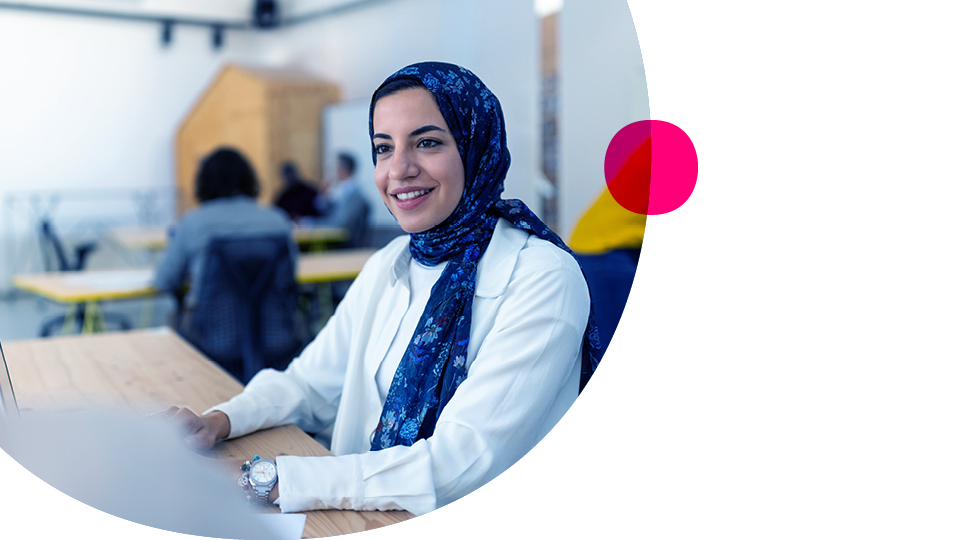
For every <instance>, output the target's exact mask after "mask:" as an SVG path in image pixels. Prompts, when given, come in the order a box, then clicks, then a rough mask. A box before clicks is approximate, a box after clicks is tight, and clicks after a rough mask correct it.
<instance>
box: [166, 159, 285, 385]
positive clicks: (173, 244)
mask: <svg viewBox="0 0 960 540" xmlns="http://www.w3.org/2000/svg"><path fill="white" fill-rule="evenodd" d="M259 190H260V188H259V184H258V182H257V178H256V175H255V174H254V172H253V168H252V167H251V166H250V164H249V163H248V162H247V160H246V159H244V157H243V156H242V155H241V154H240V153H239V152H237V151H236V150H234V149H231V148H221V149H218V150H216V151H215V152H213V153H212V154H210V155H209V156H207V157H206V158H205V159H204V160H203V162H202V163H201V165H200V169H199V171H198V173H197V180H196V197H197V200H198V201H199V202H200V205H199V206H198V207H197V208H195V209H194V210H192V211H190V212H188V213H186V214H185V215H184V216H183V217H182V218H181V219H180V221H179V222H178V223H176V224H175V225H174V226H173V227H172V228H171V231H170V242H169V244H168V247H167V250H166V253H165V254H164V256H163V259H162V260H161V261H160V264H159V265H158V266H157V270H156V275H155V277H154V286H155V287H156V288H157V289H159V290H161V291H167V292H170V293H173V294H175V295H178V297H179V293H180V291H182V289H183V287H184V286H185V285H186V284H187V283H189V290H188V291H187V293H186V296H185V297H184V298H183V299H182V300H181V301H180V306H178V307H179V309H178V314H177V319H178V320H177V323H176V324H175V326H176V329H177V331H178V332H179V333H180V334H181V335H183V336H184V337H185V338H187V339H188V340H190V341H191V342H194V344H196V345H198V346H200V345H199V336H196V335H195V334H194V332H193V329H192V328H191V324H190V319H191V314H192V313H193V312H194V310H195V309H196V308H197V301H198V299H199V298H200V295H201V292H202V290H203V288H204V287H205V286H208V284H205V283H203V282H202V280H201V279H200V276H203V270H204V263H205V258H206V253H207V248H208V245H209V244H210V241H211V239H213V238H223V237H252V236H274V235H285V236H287V237H290V234H291V231H292V228H293V224H292V223H291V222H290V220H289V219H288V218H287V216H286V215H285V214H284V213H283V212H282V211H281V210H279V209H277V208H268V207H263V206H260V205H259V204H258V203H257V200H256V197H257V194H258V193H259ZM290 250H291V251H290V252H291V256H292V257H294V259H293V260H294V261H296V258H295V257H296V253H297V250H296V247H295V244H294V242H293V240H292V238H291V240H290ZM291 331H292V330H291ZM301 344H302V342H301ZM200 348H201V349H203V347H200ZM208 354H211V353H209V351H208ZM211 355H212V354H211ZM287 359H288V360H289V358H287ZM225 367H226V366H225ZM233 371H234V370H231V373H233ZM233 374H234V375H235V376H237V373H233ZM238 378H240V377H238Z"/></svg>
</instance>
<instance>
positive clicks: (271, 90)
mask: <svg viewBox="0 0 960 540" xmlns="http://www.w3.org/2000/svg"><path fill="white" fill-rule="evenodd" d="M339 100H340V89H339V87H337V86H336V85H334V84H331V83H329V82H325V81H322V80H319V79H317V78H315V77H313V76H311V75H308V74H306V73H301V72H297V71H292V70H273V69H262V68H248V67H242V66H237V65H227V66H224V68H223V69H222V70H221V71H220V73H219V74H218V75H217V76H216V77H215V78H214V80H213V82H212V83H210V86H209V87H208V88H207V90H206V91H204V93H203V95H202V96H200V99H199V100H197V103H196V105H194V107H193V109H192V110H191V111H190V113H189V114H188V115H187V117H186V119H184V121H183V122H182V123H181V125H180V128H179V130H178V131H177V136H176V143H175V153H176V175H177V215H178V216H179V215H183V213H184V212H186V211H187V210H190V209H191V208H194V207H195V206H196V205H197V201H196V198H195V196H194V191H195V190H194V185H195V179H196V174H197V170H198V168H199V165H200V162H201V161H202V160H203V158H204V157H205V156H207V155H208V154H209V153H210V152H212V151H213V150H215V149H217V148H218V147H220V146H231V147H234V148H236V149H237V150H239V151H241V152H242V153H243V154H244V156H245V157H246V158H247V160H248V161H249V162H250V164H251V165H252V166H253V168H254V170H255V171H256V174H257V178H258V180H259V181H260V197H259V201H260V203H261V204H271V203H272V202H273V200H274V199H275V198H276V195H277V193H278V192H279V191H280V190H281V189H282V188H283V178H282V176H281V173H280V168H281V166H282V164H283V163H284V162H286V161H288V160H291V161H293V162H295V163H296V165H297V167H298V169H299V170H300V174H301V175H302V176H303V177H304V178H307V179H310V180H313V181H319V180H320V179H321V177H322V176H323V172H324V163H323V140H322V138H323V126H322V125H321V122H322V121H323V109H324V107H326V106H327V105H328V104H332V103H336V102H338V101H339Z"/></svg>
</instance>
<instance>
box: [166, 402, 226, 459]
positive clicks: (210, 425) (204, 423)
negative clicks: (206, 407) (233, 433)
mask: <svg viewBox="0 0 960 540" xmlns="http://www.w3.org/2000/svg"><path fill="white" fill-rule="evenodd" d="M157 417H158V418H160V419H163V420H167V421H170V422H173V423H174V425H175V426H177V427H179V428H180V429H181V430H182V431H183V433H184V434H185V435H184V438H183V442H184V443H185V444H186V445H187V446H188V447H190V448H192V449H194V450H209V449H211V448H213V445H215V444H217V441H219V440H220V439H225V438H226V437H227V436H228V435H230V418H229V417H228V416H227V415H226V414H224V413H223V412H221V411H213V412H212V413H210V414H205V415H203V416H197V415H196V414H194V413H193V411H191V410H190V409H187V408H180V407H170V408H169V409H167V410H165V411H163V412H162V413H160V414H158V415H157Z"/></svg>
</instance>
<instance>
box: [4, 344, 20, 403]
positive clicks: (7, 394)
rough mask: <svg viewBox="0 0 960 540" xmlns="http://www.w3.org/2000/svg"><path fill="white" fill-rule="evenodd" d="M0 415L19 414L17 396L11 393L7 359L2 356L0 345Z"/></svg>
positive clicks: (11, 382)
mask: <svg viewBox="0 0 960 540" xmlns="http://www.w3.org/2000/svg"><path fill="white" fill-rule="evenodd" d="M0 364H3V369H0V417H3V416H16V417H19V416H20V409H19V408H18V407H17V397H16V396H15V395H14V394H13V381H11V380H10V370H9V369H8V368H7V359H6V357H4V356H3V346H0Z"/></svg>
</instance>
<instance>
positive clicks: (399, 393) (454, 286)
mask: <svg viewBox="0 0 960 540" xmlns="http://www.w3.org/2000/svg"><path fill="white" fill-rule="evenodd" d="M395 79H414V80H417V81H420V82H421V83H422V84H423V85H424V86H425V87H426V88H427V90H429V91H430V93H431V94H433V97H434V99H435V100H436V102H437V106H438V107H439V108H440V113H441V114H442V115H443V119H444V120H445V121H446V123H447V126H448V127H449V128H450V131H451V134H452V135H453V138H454V140H455V141H456V143H457V150H458V151H459V152H460V158H461V159H462V160H463V168H464V191H463V196H462V198H461V199H460V203H459V205H458V206H457V208H456V209H455V210H454V211H453V213H452V214H451V215H450V216H449V217H448V218H447V219H445V220H444V221H443V222H441V223H440V224H439V225H437V226H435V227H433V228H431V229H428V230H426V231H423V232H420V233H414V234H411V235H410V254H411V255H412V256H413V258H414V259H416V260H417V261H418V262H420V263H422V264H425V265H429V266H434V265H437V264H439V263H441V262H443V261H448V262H447V266H446V268H444V270H443V273H442V274H441V275H440V278H439V279H438V280H437V282H436V283H435V284H434V286H433V288H432V289H431V291H430V298H429V300H428V301H427V305H426V307H425V308H424V310H423V314H422V315H421V316H420V321H419V322H418V323H417V329H416V331H414V333H413V337H412V338H411V340H410V344H409V345H408V346H407V350H406V351H405V352H404V354H403V358H402V359H401V360H400V365H399V366H398V367H397V371H396V374H395V375H394V377H393V381H392V383H391V384H390V389H389V390H388V392H387V399H386V402H385V403H384V406H383V412H382V413H381V415H380V422H379V423H378V424H377V428H376V430H375V431H374V433H373V436H372V440H371V450H380V449H383V448H389V447H392V446H396V445H398V444H399V445H404V446H410V445H412V444H413V443H414V442H416V441H417V440H419V439H425V438H427V437H429V436H431V435H432V434H433V430H434V427H435V426H436V424H437V419H438V417H439V416H440V413H441V412H442V411H443V408H444V406H446V404H447V402H449V401H450V398H451V397H452V396H453V394H454V392H456V390H457V387H458V386H460V383H462V382H463V380H464V379H465V378H466V376H467V367H466V358H467V347H468V345H469V342H470V323H471V320H472V311H473V297H474V292H475V290H476V285H477V264H478V263H479V261H480V257H481V256H482V255H483V253H484V251H485V250H486V248H487V245H488V244H489V243H490V238H491V236H492V235H493V230H494V228H495V226H496V224H497V220H498V219H499V218H505V219H506V220H508V221H509V222H510V223H512V224H513V225H514V226H516V227H518V228H520V229H523V230H525V231H528V232H530V233H531V234H535V235H537V236H539V237H540V238H543V239H544V240H548V241H550V242H552V243H553V244H554V245H556V246H558V247H560V248H562V249H563V250H564V251H566V252H567V253H570V254H571V255H573V253H572V252H571V251H570V249H569V248H568V247H567V246H566V245H565V244H564V243H563V240H561V239H560V237H559V236H557V235H556V234H554V232H553V231H551V230H550V229H549V228H548V227H547V226H546V225H544V223H543V222H542V221H541V220H540V218H538V217H537V216H536V215H534V213H533V212H531V211H530V209H529V208H527V205H525V204H524V203H523V202H521V201H519V200H516V199H509V200H503V199H501V198H500V195H501V193H503V181H504V178H505V177H506V175H507V169H508V168H509V167H510V152H509V151H508V150H507V136H506V129H505V127H504V121H503V111H502V110H501V108H500V102H499V101H498V100H497V97H496V96H494V95H493V93H492V92H490V90H489V89H488V88H487V87H486V86H485V85H484V84H483V82H482V81H481V80H480V79H479V78H478V77H477V76H476V75H474V74H473V73H471V72H470V71H469V70H467V69H465V68H462V67H460V66H457V65H453V64H446V63H441V62H422V63H418V64H413V65H410V66H407V67H405V68H403V69H401V70H399V71H397V72H396V73H394V74H393V75H391V76H390V77H388V78H387V79H386V80H385V81H384V82H383V84H381V85H380V86H381V87H382V86H383V85H385V84H387V83H389V82H391V81H393V80H395ZM377 92H379V88H378V89H377ZM377 92H374V99H375V98H376V95H377ZM375 105H376V102H375V101H374V100H371V103H370V140H371V143H372V141H373V110H374V106H375ZM373 163H374V165H376V163H377V154H376V150H375V145H374V151H373ZM599 350H600V341H599V334H598V332H597V325H596V323H595V322H594V316H593V306H592V305H591V307H590V316H589V322H588V324H587V328H586V331H585V333H584V338H583V357H582V362H581V370H580V371H581V372H580V390H583V387H584V386H585V385H586V383H587V381H588V380H589V379H590V376H591V375H592V374H593V372H594V370H596V368H597V364H598V363H599V362H600V352H599Z"/></svg>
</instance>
